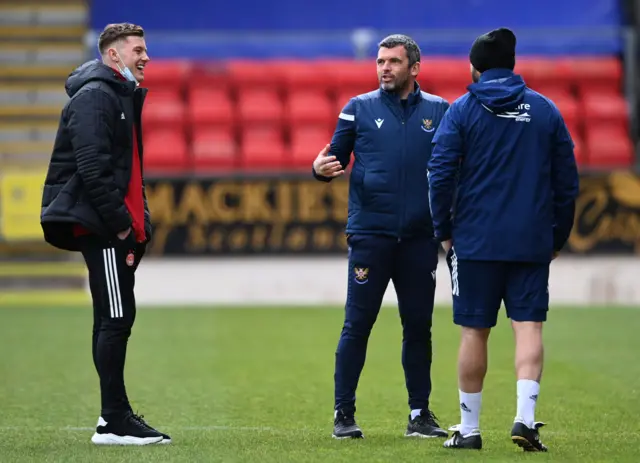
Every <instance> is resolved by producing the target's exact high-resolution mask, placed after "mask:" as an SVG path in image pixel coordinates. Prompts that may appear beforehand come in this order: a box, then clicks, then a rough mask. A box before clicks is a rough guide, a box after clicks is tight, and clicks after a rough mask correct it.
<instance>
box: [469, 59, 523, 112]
mask: <svg viewBox="0 0 640 463" xmlns="http://www.w3.org/2000/svg"><path fill="white" fill-rule="evenodd" d="M525 89H526V84H525V83H524V80H523V79H522V77H521V76H519V75H517V74H514V73H513V72H512V71H510V70H508V69H491V70H489V71H487V72H484V73H482V75H481V76H480V82H478V83H477V84H471V85H469V86H468V87H467V90H469V92H470V93H471V94H472V95H473V96H475V97H476V98H477V99H478V100H479V101H480V103H482V104H483V105H484V106H485V107H487V108H488V109H490V110H491V111H493V112H495V113H503V112H506V111H513V110H514V109H515V108H517V107H518V105H519V104H520V103H522V101H523V100H524V93H525Z"/></svg>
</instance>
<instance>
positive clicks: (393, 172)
mask: <svg viewBox="0 0 640 463" xmlns="http://www.w3.org/2000/svg"><path fill="white" fill-rule="evenodd" d="M377 69H378V77H379V79H380V89H378V90H375V91H373V92H370V93H366V94H364V95H359V96H357V97H355V98H352V99H351V101H349V103H347V105H346V106H345V107H344V109H343V110H342V112H341V113H340V115H339V118H338V124H337V128H336V131H335V133H334V135H333V138H332V140H331V144H330V145H327V146H326V147H325V148H324V149H323V150H322V151H321V152H320V154H319V155H318V157H317V159H316V160H315V162H314V164H313V173H314V175H315V177H316V178H317V179H319V180H322V181H330V180H331V179H332V178H334V177H337V176H339V175H342V174H343V173H344V169H345V167H346V166H347V165H348V164H349V161H350V156H351V153H352V152H353V153H354V155H355V162H354V164H353V169H352V172H351V180H350V185H349V218H348V223H347V229H346V232H347V241H348V245H349V271H348V290H347V302H346V308H345V321H344V327H343V329H342V334H341V336H340V341H339V343H338V349H337V352H336V365H335V413H334V430H333V437H335V438H360V437H363V434H362V431H361V430H360V428H359V427H358V426H357V425H356V422H355V418H354V415H355V410H356V408H355V400H356V399H355V394H356V387H357V385H358V379H359V377H360V373H361V371H362V368H363V366H364V362H365V356H366V350H367V342H368V339H369V334H370V333H371V329H372V327H373V324H374V323H375V321H376V317H377V315H378V312H379V310H380V305H381V303H382V298H383V295H384V293H385V291H386V289H387V286H388V284H389V281H390V280H392V281H393V284H394V287H395V290H396V293H397V296H398V306H399V311H400V318H401V321H402V326H403V344H402V364H403V366H404V371H405V379H406V386H407V390H408V394H409V407H410V408H411V414H410V416H409V424H408V427H407V432H406V435H407V436H423V437H434V436H438V437H447V435H448V434H447V432H446V431H445V430H443V429H441V428H440V426H439V425H438V424H437V422H436V419H435V417H434V415H433V413H431V411H430V410H429V396H430V393H431V318H432V314H433V299H434V292H435V285H436V282H435V271H436V266H437V262H438V257H437V251H438V244H437V243H436V241H435V240H434V236H433V228H432V224H431V217H430V213H429V203H428V189H429V186H428V182H427V176H426V168H427V162H428V160H429V157H430V155H431V146H432V145H431V141H432V138H433V135H434V133H435V129H436V128H437V127H438V124H439V123H440V120H441V118H442V117H443V115H444V113H445V111H446V110H447V108H448V103H447V102H446V101H445V100H443V99H442V98H440V97H437V96H434V95H430V94H428V93H425V92H422V91H421V90H420V87H419V86H418V84H417V83H416V82H415V78H416V76H417V75H418V72H419V70H420V49H419V48H418V45H417V44H416V43H415V42H414V41H413V40H412V39H410V38H409V37H406V36H402V35H393V36H390V37H387V38H386V39H385V40H383V41H382V42H381V43H380V44H379V51H378V58H377Z"/></svg>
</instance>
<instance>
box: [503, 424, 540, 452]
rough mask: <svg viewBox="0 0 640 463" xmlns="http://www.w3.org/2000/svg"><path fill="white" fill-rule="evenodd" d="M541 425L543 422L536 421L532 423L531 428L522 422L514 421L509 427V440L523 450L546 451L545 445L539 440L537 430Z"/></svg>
mask: <svg viewBox="0 0 640 463" xmlns="http://www.w3.org/2000/svg"><path fill="white" fill-rule="evenodd" d="M543 426H544V423H540V422H536V423H533V428H530V427H529V426H527V425H526V424H524V423H523V422H521V421H516V422H515V423H513V428H511V440H512V441H513V443H514V444H516V445H517V446H519V447H520V448H522V450H524V451H525V452H546V451H547V447H546V446H545V445H544V444H543V443H542V442H540V432H539V431H538V430H539V429H540V428H541V427H543Z"/></svg>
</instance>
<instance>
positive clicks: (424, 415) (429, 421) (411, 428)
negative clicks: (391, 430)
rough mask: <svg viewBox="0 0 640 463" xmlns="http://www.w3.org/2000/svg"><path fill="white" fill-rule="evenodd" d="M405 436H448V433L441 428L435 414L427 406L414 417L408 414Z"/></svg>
mask: <svg viewBox="0 0 640 463" xmlns="http://www.w3.org/2000/svg"><path fill="white" fill-rule="evenodd" d="M404 435H405V437H445V438H446V437H449V433H448V432H447V431H445V430H444V429H442V428H441V427H440V425H439V424H438V422H437V418H436V416H435V415H434V414H433V412H432V411H431V410H429V409H428V408H423V409H422V410H421V411H420V414H419V415H418V416H416V417H415V418H414V419H411V415H409V424H407V432H405V433H404Z"/></svg>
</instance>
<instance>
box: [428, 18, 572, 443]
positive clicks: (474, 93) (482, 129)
mask: <svg viewBox="0 0 640 463" xmlns="http://www.w3.org/2000/svg"><path fill="white" fill-rule="evenodd" d="M515 48H516V37H515V35H514V34H513V32H512V31H510V30H509V29H504V28H502V29H497V30H494V31H491V32H489V33H487V34H484V35H481V36H480V37H478V38H477V39H476V41H475V42H474V44H473V46H472V47H471V51H470V54H469V58H470V61H471V75H472V79H473V82H474V83H473V84H471V85H469V87H468V90H469V93H467V94H465V95H464V96H462V97H460V98H459V99H458V100H456V101H455V102H454V103H453V104H452V105H451V107H450V108H449V111H448V112H447V114H446V115H445V117H444V119H443V121H442V123H441V124H440V127H439V128H438V131H437V133H436V136H435V137H434V140H433V143H434V148H433V155H432V157H431V160H430V161H429V170H428V172H429V187H430V188H429V194H430V203H431V211H432V214H433V223H434V228H435V233H436V238H437V239H438V240H439V241H441V242H442V245H443V247H444V249H445V251H446V252H447V262H448V264H449V268H450V271H451V282H452V293H453V319H454V323H456V324H457V325H460V326H462V340H461V344H460V351H459V357H458V384H459V395H460V410H461V412H460V414H461V417H462V420H461V424H459V425H457V426H454V427H452V428H451V430H452V431H454V433H453V436H452V437H451V439H449V440H447V441H446V442H445V444H444V446H445V447H448V448H463V449H464V448H467V449H480V448H482V438H481V435H480V425H479V415H480V406H481V398H482V385H483V381H484V377H485V374H486V371H487V341H488V338H489V333H490V331H491V328H492V327H494V326H495V325H496V323H497V316H498V310H499V308H500V305H501V303H502V301H504V303H505V306H506V311H507V316H508V317H509V318H510V319H511V325H512V327H513V331H514V334H515V341H516V349H515V366H516V375H517V412H516V417H515V420H514V424H513V428H512V430H511V439H512V440H513V442H514V443H515V444H517V445H519V446H520V447H522V448H523V449H524V450H525V451H546V450H547V447H546V446H545V445H544V444H542V442H541V441H540V436H539V431H538V430H539V428H540V427H541V426H543V423H539V422H536V421H535V420H534V411H535V406H536V402H537V400H538V395H539V393H540V379H541V376H542V365H543V343H542V325H543V322H544V321H546V319H547V311H548V308H549V290H548V288H549V287H548V282H549V266H550V262H551V260H553V259H554V258H555V257H556V256H557V254H558V252H559V251H560V250H561V249H562V248H563V246H564V245H565V243H566V241H567V239H568V237H569V234H570V232H571V229H572V226H573V219H574V212H575V198H576V196H577V194H578V172H577V167H576V162H575V158H574V154H573V142H572V140H571V136H570V135H569V132H568V130H567V127H566V125H565V123H564V120H563V118H562V116H561V115H560V112H559V111H558V109H557V108H556V106H555V105H554V104H553V102H552V101H551V100H549V99H548V98H546V97H544V96H543V95H541V94H539V93H537V92H534V91H533V90H531V89H529V88H528V87H527V86H526V85H525V82H524V80H523V79H522V77H520V76H519V75H516V74H514V73H513V69H514V67H515ZM454 193H455V196H456V197H455V200H454ZM454 205H455V207H453V208H452V206H454Z"/></svg>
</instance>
